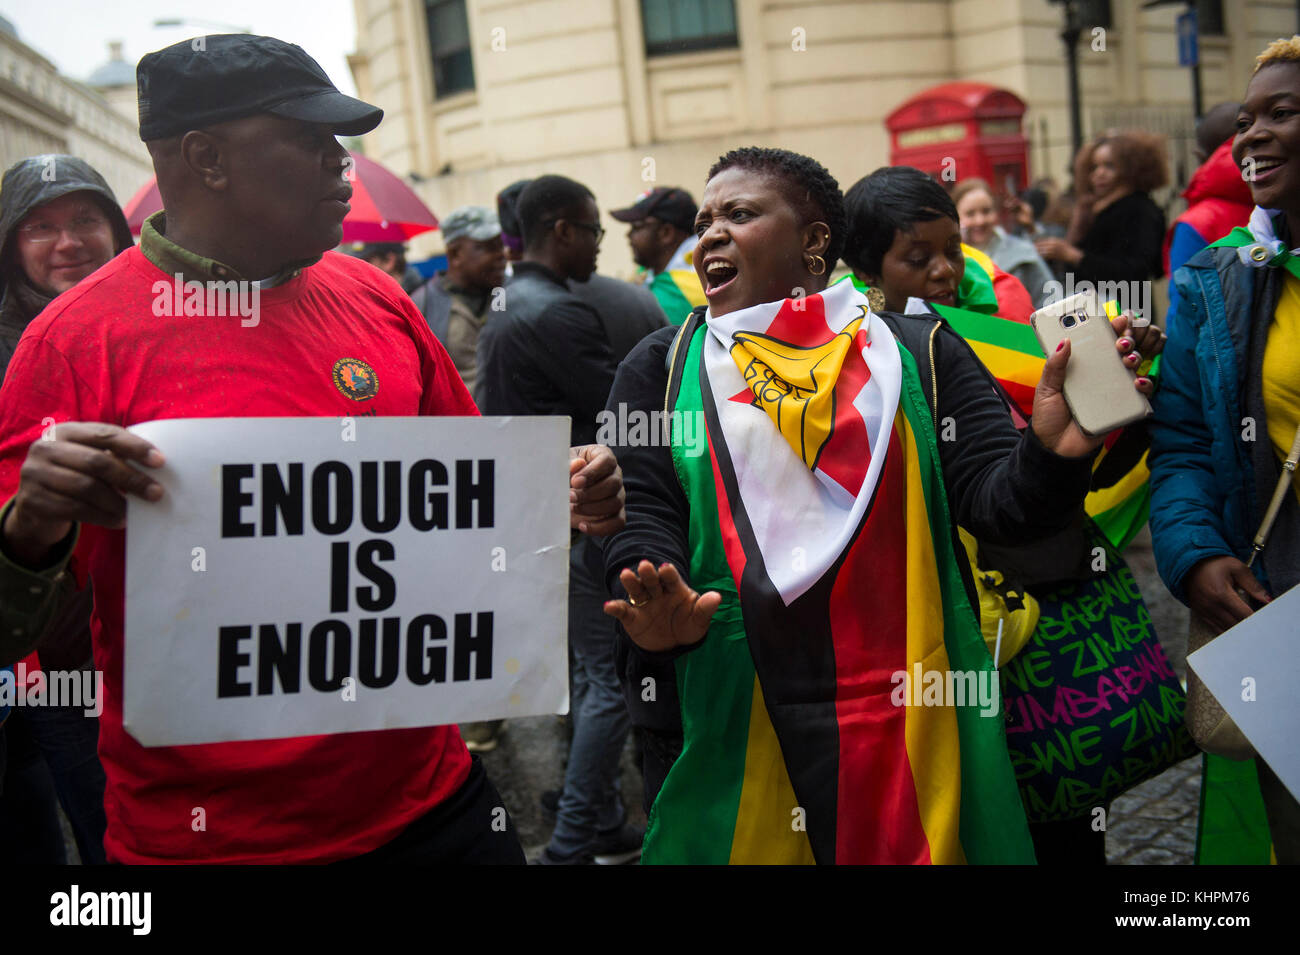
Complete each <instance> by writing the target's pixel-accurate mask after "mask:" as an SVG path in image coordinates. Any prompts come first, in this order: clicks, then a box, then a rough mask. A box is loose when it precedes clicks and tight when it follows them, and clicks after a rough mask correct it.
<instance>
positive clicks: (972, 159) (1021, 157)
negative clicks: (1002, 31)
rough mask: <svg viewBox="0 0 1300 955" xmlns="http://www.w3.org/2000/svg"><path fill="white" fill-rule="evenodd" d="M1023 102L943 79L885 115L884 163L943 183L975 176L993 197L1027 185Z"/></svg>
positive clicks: (987, 88) (1011, 95)
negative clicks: (886, 147) (887, 140)
mask: <svg viewBox="0 0 1300 955" xmlns="http://www.w3.org/2000/svg"><path fill="white" fill-rule="evenodd" d="M1024 115H1025V103H1024V100H1022V99H1021V98H1020V97H1018V96H1016V95H1015V94H1014V93H1011V92H1008V91H1007V90H1003V89H998V88H997V87H995V86H989V85H988V84H986V83H967V82H957V83H944V84H943V85H942V86H935V87H932V88H930V89H928V90H926V91H925V92H923V93H918V94H917V95H916V96H913V97H912V98H911V99H909V100H908V101H907V102H906V103H904V104H903V105H902V106H900V107H898V109H896V110H894V111H893V112H892V113H890V114H889V116H888V117H886V119H885V127H886V128H887V129H888V130H889V133H890V152H889V161H890V163H891V164H892V165H895V166H915V167H916V168H917V169H920V170H922V171H923V172H927V173H929V174H930V175H931V176H933V177H934V178H935V179H937V180H938V181H939V182H942V183H944V184H945V185H948V184H952V183H955V182H958V181H960V180H962V179H970V178H971V177H973V176H978V177H980V178H981V179H984V180H986V181H987V182H988V183H989V185H990V186H992V187H993V190H994V191H995V192H996V193H997V194H998V196H1005V195H1006V194H1007V193H1009V192H1010V193H1018V192H1019V191H1020V190H1021V189H1024V188H1025V187H1026V186H1028V185H1029V143H1028V141H1027V140H1026V139H1025V135H1024V132H1023V129H1022V126H1021V121H1022V119H1023V117H1024Z"/></svg>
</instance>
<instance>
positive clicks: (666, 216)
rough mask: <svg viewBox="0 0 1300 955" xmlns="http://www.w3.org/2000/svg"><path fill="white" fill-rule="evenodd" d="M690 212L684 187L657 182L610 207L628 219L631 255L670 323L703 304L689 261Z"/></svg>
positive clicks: (620, 217) (683, 318)
mask: <svg viewBox="0 0 1300 955" xmlns="http://www.w3.org/2000/svg"><path fill="white" fill-rule="evenodd" d="M695 211H696V207H695V200H694V199H693V198H691V194H690V193H689V192H687V191H686V190H685V189H678V188H676V187H672V188H667V187H663V186H660V187H658V188H655V189H651V190H649V191H647V192H645V193H642V195H641V196H640V197H639V198H638V199H637V201H636V202H634V203H633V204H632V205H630V206H628V207H627V208H626V209H615V210H613V211H612V212H610V215H612V216H613V217H614V218H615V219H617V220H618V221H619V222H626V223H628V232H627V244H628V245H629V246H631V248H632V259H633V261H635V262H636V264H637V265H639V266H641V268H643V269H645V270H646V277H645V282H646V285H647V287H649V289H650V291H651V292H653V293H654V297H655V298H656V299H657V300H658V302H659V306H660V307H661V308H662V309H663V310H664V315H665V316H666V317H667V319H668V322H669V323H670V324H672V325H680V324H681V323H682V322H684V321H686V317H687V316H688V315H690V314H691V309H693V308H695V307H696V306H698V305H703V304H704V290H703V289H702V288H701V287H700V280H699V278H698V277H697V276H696V274H695V266H694V261H693V255H694V253H695V244H696V238H695V235H694V233H693V232H692V231H691V230H692V229H693V228H694V226H695Z"/></svg>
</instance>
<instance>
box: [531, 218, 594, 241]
mask: <svg viewBox="0 0 1300 955" xmlns="http://www.w3.org/2000/svg"><path fill="white" fill-rule="evenodd" d="M557 222H567V223H569V225H575V226H577V227H578V228H579V229H586V230H588V231H589V232H590V233H591V234H592V235H594V236H595V237H596V244H597V245H600V240H601V239H603V238H605V230H604V228H602V227H601V226H599V225H597V224H596V223H594V222H575V221H574V220H573V219H547V220H546V221H545V222H543V223H542V228H543V229H549V228H550V227H551V226H553V225H555V223H557Z"/></svg>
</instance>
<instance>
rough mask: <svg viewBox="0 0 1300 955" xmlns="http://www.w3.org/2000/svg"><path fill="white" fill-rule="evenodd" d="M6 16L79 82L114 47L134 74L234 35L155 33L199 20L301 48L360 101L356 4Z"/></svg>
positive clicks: (89, 5) (86, 6)
mask: <svg viewBox="0 0 1300 955" xmlns="http://www.w3.org/2000/svg"><path fill="white" fill-rule="evenodd" d="M0 16H3V17H4V18H5V19H6V20H8V21H9V22H10V23H12V24H13V25H14V26H15V27H16V28H17V30H18V37H19V39H20V40H22V41H23V42H24V43H26V44H27V45H28V46H30V47H32V48H33V49H35V50H36V51H37V52H39V53H41V54H43V55H44V56H46V57H47V58H48V59H49V60H50V61H51V62H53V63H54V65H55V66H57V67H58V68H59V72H60V73H64V74H66V75H67V76H71V77H73V78H74V79H78V80H84V79H85V78H86V77H87V76H89V75H90V73H91V72H92V71H93V70H94V69H95V68H96V67H98V66H100V65H101V64H103V63H105V62H106V61H107V60H108V44H109V41H110V40H121V41H122V42H123V45H124V51H123V56H124V58H125V59H126V61H127V62H128V63H130V64H131V65H132V66H134V65H135V63H136V62H137V61H138V60H139V59H140V57H142V56H144V54H146V53H149V52H151V51H153V50H159V49H162V48H163V47H165V46H169V45H171V44H172V43H177V42H179V41H180V40H184V39H187V38H189V37H193V36H199V35H201V34H203V33H228V32H231V31H230V30H228V29H225V28H223V27H220V26H212V25H207V24H196V25H192V26H191V25H187V26H183V27H155V26H153V21H154V20H157V19H163V18H167V19H175V18H178V17H195V18H200V19H205V20H212V21H219V22H220V23H223V24H230V25H231V26H234V27H247V28H248V29H250V30H251V31H252V32H253V33H262V34H267V35H269V36H275V37H279V38H280V39H281V40H287V41H289V42H290V43H297V44H298V45H299V46H301V47H303V48H304V49H305V50H306V51H307V52H308V53H310V54H311V55H312V56H313V57H315V58H316V60H317V62H319V63H320V65H321V66H322V67H324V69H325V72H326V73H328V74H329V76H330V79H332V80H333V81H334V84H335V85H336V86H337V87H338V88H339V89H341V90H342V91H343V92H344V93H348V94H350V95H355V94H356V86H355V84H353V82H352V73H351V72H350V71H349V70H348V66H347V60H346V56H347V54H349V53H351V52H353V50H354V49H355V47H356V32H357V24H356V15H355V13H354V12H353V9H352V0H310V2H303V0H222V2H221V3H213V2H212V0H113V2H111V3H104V2H103V0H43V2H37V0H0Z"/></svg>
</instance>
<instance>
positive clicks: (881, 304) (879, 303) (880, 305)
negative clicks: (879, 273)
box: [867, 285, 885, 312]
mask: <svg viewBox="0 0 1300 955" xmlns="http://www.w3.org/2000/svg"><path fill="white" fill-rule="evenodd" d="M867 306H868V307H869V308H870V309H871V310H872V311H873V312H883V311H884V310H885V293H884V292H882V291H880V289H878V288H876V287H875V286H874V285H873V286H871V288H869V289H867Z"/></svg>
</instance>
